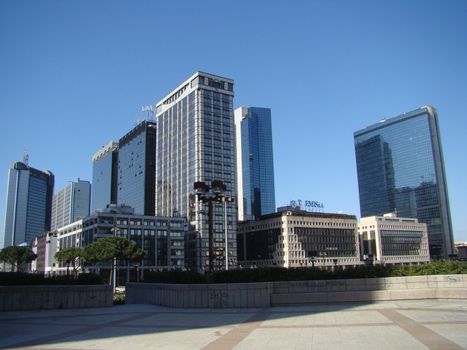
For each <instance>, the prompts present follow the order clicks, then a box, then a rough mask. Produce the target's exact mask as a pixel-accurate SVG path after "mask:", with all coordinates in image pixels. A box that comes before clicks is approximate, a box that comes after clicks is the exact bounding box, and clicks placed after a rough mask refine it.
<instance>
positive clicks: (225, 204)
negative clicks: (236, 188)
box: [222, 197, 234, 271]
mask: <svg viewBox="0 0 467 350" xmlns="http://www.w3.org/2000/svg"><path fill="white" fill-rule="evenodd" d="M222 201H223V202H224V234H225V249H224V253H225V270H226V271H227V270H228V269H229V245H228V235H227V202H229V203H232V202H233V201H234V199H233V197H224V198H223V199H222Z"/></svg>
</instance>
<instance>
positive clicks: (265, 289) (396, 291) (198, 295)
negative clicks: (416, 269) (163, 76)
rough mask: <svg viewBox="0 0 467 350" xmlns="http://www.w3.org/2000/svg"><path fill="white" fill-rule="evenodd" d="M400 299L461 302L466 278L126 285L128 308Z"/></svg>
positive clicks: (231, 306) (236, 306) (430, 277)
mask: <svg viewBox="0 0 467 350" xmlns="http://www.w3.org/2000/svg"><path fill="white" fill-rule="evenodd" d="M401 299H408V300H414V299H467V275H433V276H413V277H387V278H367V279H345V280H323V281H297V282H259V283H230V284H191V285H187V284H164V283H129V284H127V286H126V302H127V303H128V304H156V305H164V306H170V307H179V308H242V307H268V306H274V305H297V304H310V303H335V302H354V301H369V302H376V301H383V300H401Z"/></svg>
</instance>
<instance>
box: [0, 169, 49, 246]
mask: <svg viewBox="0 0 467 350" xmlns="http://www.w3.org/2000/svg"><path fill="white" fill-rule="evenodd" d="M53 188H54V175H53V174H52V173H51V172H50V171H48V170H47V171H41V170H37V169H34V168H32V167H30V166H29V165H27V164H25V163H22V162H16V163H14V164H13V166H12V167H11V168H10V170H9V173H8V190H7V203H6V211H5V232H4V236H3V242H0V247H8V246H11V245H19V244H24V243H26V244H28V245H29V244H30V243H31V241H32V240H33V239H34V237H36V236H38V235H39V234H42V233H44V232H45V231H49V230H50V220H51V211H52V195H53Z"/></svg>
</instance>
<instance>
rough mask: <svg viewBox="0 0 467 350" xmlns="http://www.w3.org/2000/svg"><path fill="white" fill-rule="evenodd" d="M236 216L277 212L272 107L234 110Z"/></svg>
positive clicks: (256, 215)
mask: <svg viewBox="0 0 467 350" xmlns="http://www.w3.org/2000/svg"><path fill="white" fill-rule="evenodd" d="M235 129H236V147H237V171H238V174H237V190H238V219H239V220H240V221H243V220H251V219H259V218H260V217H261V216H262V215H266V214H270V213H274V212H275V211H276V200H275V188H274V159H273V147H272V127H271V110H270V109H269V108H259V107H240V108H237V109H236V110H235Z"/></svg>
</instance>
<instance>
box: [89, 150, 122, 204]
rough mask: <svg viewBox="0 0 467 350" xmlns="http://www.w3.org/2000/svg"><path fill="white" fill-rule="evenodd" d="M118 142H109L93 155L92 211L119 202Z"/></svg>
mask: <svg viewBox="0 0 467 350" xmlns="http://www.w3.org/2000/svg"><path fill="white" fill-rule="evenodd" d="M117 173H118V142H113V141H111V142H109V143H108V144H107V145H105V146H104V147H102V148H101V149H100V150H99V151H98V152H96V153H95V154H94V156H93V157H92V200H91V211H93V212H94V211H95V210H96V209H104V208H105V207H106V206H107V205H109V204H117Z"/></svg>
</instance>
